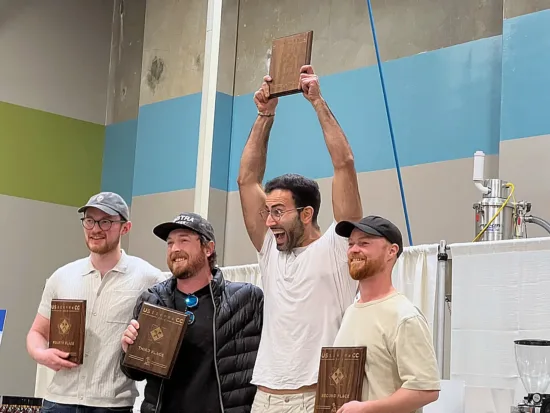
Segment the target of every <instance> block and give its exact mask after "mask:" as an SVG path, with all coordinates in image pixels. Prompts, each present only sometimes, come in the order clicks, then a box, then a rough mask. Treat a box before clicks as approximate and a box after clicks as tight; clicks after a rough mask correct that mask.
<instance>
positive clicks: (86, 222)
mask: <svg viewBox="0 0 550 413" xmlns="http://www.w3.org/2000/svg"><path fill="white" fill-rule="evenodd" d="M80 221H82V226H83V227H84V228H86V229H87V230H92V229H94V227H95V224H98V226H99V228H100V229H102V230H103V231H109V230H110V229H111V227H112V226H113V223H115V222H120V223H124V222H126V221H121V220H119V221H113V220H112V219H100V220H99V221H96V220H95V219H93V218H90V217H86V218H80Z"/></svg>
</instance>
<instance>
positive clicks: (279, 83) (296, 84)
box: [269, 30, 313, 99]
mask: <svg viewBox="0 0 550 413" xmlns="http://www.w3.org/2000/svg"><path fill="white" fill-rule="evenodd" d="M312 46H313V30H310V31H307V32H303V33H297V34H293V35H290V36H285V37H280V38H277V39H275V40H273V44H272V47H271V62H270V64H269V76H270V77H271V82H270V84H269V98H270V99H273V98H276V97H281V96H287V95H293V94H296V93H301V92H302V89H301V88H300V69H301V68H302V66H304V65H309V64H311V49H312Z"/></svg>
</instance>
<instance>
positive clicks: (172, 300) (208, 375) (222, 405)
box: [121, 213, 263, 413]
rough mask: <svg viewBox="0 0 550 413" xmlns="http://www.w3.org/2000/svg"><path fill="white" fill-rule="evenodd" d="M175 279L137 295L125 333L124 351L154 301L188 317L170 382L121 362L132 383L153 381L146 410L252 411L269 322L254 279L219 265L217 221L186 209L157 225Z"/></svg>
mask: <svg viewBox="0 0 550 413" xmlns="http://www.w3.org/2000/svg"><path fill="white" fill-rule="evenodd" d="M153 233H154V234H155V235H156V236H157V237H159V238H160V239H162V240H163V241H166V243H167V246H168V249H167V264H168V267H169V268H170V271H171V272H172V275H173V277H172V278H170V279H169V280H167V281H165V282H162V283H160V284H158V285H155V286H153V287H152V288H150V289H149V290H148V291H146V292H144V293H143V294H142V295H141V297H140V298H139V299H138V301H137V304H136V307H135V310H134V319H133V320H132V321H131V322H130V325H129V326H128V328H127V329H126V331H125V332H124V334H123V336H122V349H123V351H124V352H126V350H127V349H128V345H130V344H132V343H133V342H134V340H135V339H136V337H137V334H138V330H139V324H138V323H137V321H136V319H137V318H138V315H139V312H140V310H141V306H142V304H143V303H144V302H148V303H151V304H155V305H160V306H163V307H169V308H172V309H175V310H178V311H181V312H185V313H187V314H188V316H189V318H188V320H189V321H188V323H189V324H188V326H187V330H186V332H185V336H184V339H183V343H182V346H181V348H180V351H179V354H178V357H177V360H176V364H175V366H174V370H173V373H172V376H171V377H170V379H169V380H161V379H160V378H158V377H155V376H151V375H147V374H144V373H143V372H140V371H137V370H135V369H131V368H127V367H125V366H123V365H122V364H121V368H122V370H123V371H124V373H125V374H126V375H127V376H128V377H130V378H131V379H133V380H138V381H141V380H147V383H146V385H145V392H144V393H145V394H144V401H143V403H142V406H141V412H142V413H153V412H155V413H180V412H185V413H222V412H232V413H248V412H250V408H251V406H252V402H253V401H254V395H255V394H256V387H255V386H254V385H252V384H250V381H251V379H252V369H253V367H254V363H255V361H256V353H257V350H258V346H259V343H260V334H261V331H262V322H263V293H262V290H261V289H260V288H258V287H256V286H254V285H252V284H248V283H237V282H229V281H225V280H224V278H223V275H222V272H221V270H220V269H219V268H218V267H217V266H216V241H215V237H214V230H213V228H212V225H211V224H210V223H209V222H208V221H207V220H205V219H204V218H202V217H201V216H200V215H198V214H194V213H184V214H180V215H178V216H177V217H176V218H175V219H174V220H173V221H172V222H166V223H163V224H160V225H158V226H157V227H155V229H154V230H153Z"/></svg>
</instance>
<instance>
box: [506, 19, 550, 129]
mask: <svg viewBox="0 0 550 413" xmlns="http://www.w3.org/2000/svg"><path fill="white" fill-rule="evenodd" d="M549 108H550V10H544V11H540V12H537V13H531V14H526V15H523V16H519V17H514V18H512V19H507V20H504V26H503V52H502V117H501V119H502V120H501V140H509V139H518V138H525V137H530V136H538V135H545V134H550V116H549V115H548V110H549Z"/></svg>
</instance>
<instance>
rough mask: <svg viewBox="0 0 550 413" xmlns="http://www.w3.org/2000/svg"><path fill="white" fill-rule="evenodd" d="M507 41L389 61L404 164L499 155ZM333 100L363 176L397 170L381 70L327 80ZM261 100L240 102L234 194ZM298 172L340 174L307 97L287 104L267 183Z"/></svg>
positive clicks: (274, 135) (275, 132) (283, 102)
mask: <svg viewBox="0 0 550 413" xmlns="http://www.w3.org/2000/svg"><path fill="white" fill-rule="evenodd" d="M501 45H502V38H501V36H496V37H492V38H486V39H481V40H477V41H473V42H469V43H465V44H460V45H456V46H453V47H449V48H445V49H440V50H436V51H433V52H427V53H423V54H419V55H416V56H411V57H407V58H403V59H398V60H393V61H389V62H386V63H384V74H385V79H386V83H387V90H388V99H389V103H390V111H391V115H392V119H393V123H394V132H395V135H396V143H397V149H398V154H399V161H400V165H401V166H410V165H417V164H423V163H429V162H439V161H447V160H454V159H461V158H466V157H471V156H473V153H474V152H475V151H476V150H483V151H484V152H485V153H486V154H496V153H498V147H499V138H500V133H499V126H500V91H501V84H500V79H501ZM321 87H322V92H323V95H324V96H325V99H326V100H327V102H328V103H329V105H330V107H331V109H332V111H333V113H334V114H335V116H336V117H337V119H338V121H339V122H340V124H341V125H342V128H343V129H344V131H345V132H346V135H347V136H348V139H349V141H350V144H351V146H352V148H353V151H354V154H355V160H356V167H357V170H358V172H367V171H376V170H382V169H389V168H393V167H394V166H395V165H394V159H393V153H392V148H391V141H390V137H389V129H388V125H387V119H386V115H385V112H384V105H383V98H382V91H381V87H380V81H379V77H378V71H377V68H376V66H370V67H366V68H361V69H358V70H354V71H350V72H345V73H338V74H334V75H330V76H327V77H324V78H322V79H321ZM252 97H253V95H252V94H249V95H244V96H238V97H235V101H234V108H233V134H232V139H231V159H230V172H229V190H230V191H235V190H237V189H238V188H237V184H236V180H237V174H238V169H239V161H240V156H241V153H242V149H243V147H244V144H245V142H246V139H247V136H248V134H249V131H250V128H251V126H252V123H253V122H254V119H255V117H256V109H255V106H254V103H253V100H252ZM288 172H295V173H300V174H303V175H306V176H308V177H310V178H314V179H318V178H324V177H330V176H332V175H333V170H332V164H331V161H330V157H329V155H328V151H327V149H326V146H325V144H324V140H323V135H322V132H321V128H320V126H319V124H318V122H317V118H316V116H315V113H314V112H313V110H312V108H311V106H310V105H309V103H308V102H307V101H306V100H305V99H304V98H303V97H302V96H301V95H293V96H287V97H283V98H281V99H279V107H278V110H277V119H276V121H275V125H274V127H273V129H272V132H271V139H270V143H269V152H268V161H267V169H266V174H265V178H266V179H270V178H272V177H275V176H278V175H280V174H283V173H288Z"/></svg>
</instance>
